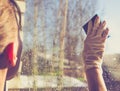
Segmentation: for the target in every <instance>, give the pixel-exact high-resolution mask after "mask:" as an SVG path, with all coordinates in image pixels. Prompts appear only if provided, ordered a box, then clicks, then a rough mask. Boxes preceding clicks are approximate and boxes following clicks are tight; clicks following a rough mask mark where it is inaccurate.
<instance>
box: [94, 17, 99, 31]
mask: <svg viewBox="0 0 120 91" xmlns="http://www.w3.org/2000/svg"><path fill="white" fill-rule="evenodd" d="M99 26H100V18H99V17H98V16H97V17H96V18H95V21H94V29H95V30H96V29H97V28H98V27H99Z"/></svg>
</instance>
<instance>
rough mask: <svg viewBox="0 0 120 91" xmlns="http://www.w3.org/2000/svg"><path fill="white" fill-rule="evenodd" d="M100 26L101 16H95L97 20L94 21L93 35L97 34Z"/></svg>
mask: <svg viewBox="0 0 120 91" xmlns="http://www.w3.org/2000/svg"><path fill="white" fill-rule="evenodd" d="M99 26H100V18H99V17H98V16H97V17H96V18H95V21H94V26H93V31H92V34H91V35H92V36H96V35H97V32H98V29H99Z"/></svg>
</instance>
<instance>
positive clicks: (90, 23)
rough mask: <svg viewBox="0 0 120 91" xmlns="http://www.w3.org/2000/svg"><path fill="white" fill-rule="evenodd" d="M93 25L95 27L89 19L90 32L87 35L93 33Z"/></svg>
mask: <svg viewBox="0 0 120 91" xmlns="http://www.w3.org/2000/svg"><path fill="white" fill-rule="evenodd" d="M92 27H93V25H92V21H89V23H88V30H87V32H88V33H87V35H89V34H91V31H92Z"/></svg>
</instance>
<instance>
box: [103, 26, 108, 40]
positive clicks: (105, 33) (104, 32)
mask: <svg viewBox="0 0 120 91" xmlns="http://www.w3.org/2000/svg"><path fill="white" fill-rule="evenodd" d="M108 32H109V29H108V28H107V29H106V30H104V31H103V33H102V37H103V38H107V35H108Z"/></svg>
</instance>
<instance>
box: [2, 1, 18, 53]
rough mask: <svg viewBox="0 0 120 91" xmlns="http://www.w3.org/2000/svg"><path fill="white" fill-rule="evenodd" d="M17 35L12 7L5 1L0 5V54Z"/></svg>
mask: <svg viewBox="0 0 120 91" xmlns="http://www.w3.org/2000/svg"><path fill="white" fill-rule="evenodd" d="M17 37H18V25H17V21H16V16H15V11H14V7H13V6H12V5H11V4H10V3H7V4H5V5H1V6H0V54H2V53H3V51H4V49H5V48H6V46H7V45H8V44H10V43H12V42H14V41H15V40H16V39H17Z"/></svg>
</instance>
